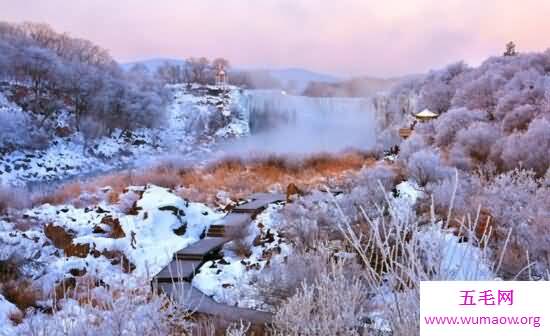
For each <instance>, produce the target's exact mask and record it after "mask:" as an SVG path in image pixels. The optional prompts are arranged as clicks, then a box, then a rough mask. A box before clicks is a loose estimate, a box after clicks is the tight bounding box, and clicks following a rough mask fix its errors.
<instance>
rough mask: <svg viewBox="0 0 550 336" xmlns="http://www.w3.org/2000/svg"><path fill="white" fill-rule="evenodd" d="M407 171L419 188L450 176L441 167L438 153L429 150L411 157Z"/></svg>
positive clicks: (446, 168) (443, 167)
mask: <svg viewBox="0 0 550 336" xmlns="http://www.w3.org/2000/svg"><path fill="white" fill-rule="evenodd" d="M407 171H408V173H409V176H411V177H412V178H413V179H414V180H415V181H416V182H417V183H418V185H420V186H425V185H426V184H428V183H429V182H437V181H439V180H442V179H444V178H446V177H448V176H450V174H451V170H450V169H449V168H448V167H445V166H443V165H442V163H441V158H440V155H439V153H437V152H435V151H433V150H430V149H423V150H420V151H418V152H416V153H414V154H413V155H411V157H410V158H409V160H408V162H407Z"/></svg>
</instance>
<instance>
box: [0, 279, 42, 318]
mask: <svg viewBox="0 0 550 336" xmlns="http://www.w3.org/2000/svg"><path fill="white" fill-rule="evenodd" d="M0 291H1V293H2V295H3V296H4V297H5V298H6V300H8V301H10V302H11V303H13V304H14V305H16V306H17V308H19V309H20V310H21V311H25V310H26V309H27V308H30V307H36V302H37V301H38V300H40V299H41V298H42V292H41V291H40V290H39V289H38V288H36V287H34V286H33V284H32V282H31V281H29V280H10V281H7V282H5V283H2V285H1V287H0Z"/></svg>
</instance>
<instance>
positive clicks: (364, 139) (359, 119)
mask: <svg viewBox="0 0 550 336" xmlns="http://www.w3.org/2000/svg"><path fill="white" fill-rule="evenodd" d="M246 108H247V110H248V112H249V120H250V128H251V135H250V136H249V137H245V138H240V139H238V140H235V141H232V142H230V143H228V144H226V145H225V146H223V151H224V152H226V153H227V154H241V155H242V154H250V153H256V154H257V153H262V154H312V153H318V152H326V153H337V152H341V151H343V150H346V149H351V148H353V149H360V150H368V149H370V148H372V147H373V146H374V144H375V139H376V129H377V127H376V118H375V109H374V105H373V103H372V100H371V99H369V98H332V97H322V98H316V97H304V96H291V95H285V94H284V93H283V92H281V91H273V90H253V91H249V92H248V93H247V95H246Z"/></svg>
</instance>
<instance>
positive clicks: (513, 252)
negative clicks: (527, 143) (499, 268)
mask: <svg viewBox="0 0 550 336" xmlns="http://www.w3.org/2000/svg"><path fill="white" fill-rule="evenodd" d="M549 181H550V174H549V173H547V174H546V176H545V177H542V178H538V179H537V178H536V175H535V173H534V172H533V171H527V170H519V169H516V170H513V171H510V172H507V173H504V174H501V175H498V176H496V177H495V178H494V179H492V180H491V181H489V182H488V184H487V185H486V186H485V188H484V189H483V193H482V202H483V204H484V205H486V206H487V208H488V209H489V210H490V213H491V215H492V217H493V218H494V220H495V222H496V225H495V228H496V229H495V232H494V239H495V248H496V249H497V250H498V251H502V246H503V242H504V241H505V240H506V238H507V235H508V232H509V231H510V229H511V230H512V235H511V240H510V248H509V249H508V250H507V251H505V254H504V256H505V258H504V260H503V271H504V272H506V273H507V274H508V275H516V274H517V273H518V272H519V271H520V270H521V269H522V268H523V266H524V265H526V264H527V254H526V253H527V251H528V253H529V256H530V261H531V262H534V263H535V265H534V268H533V271H534V272H536V273H537V274H538V275H539V276H542V275H544V272H545V269H548V268H550V261H549V260H548V256H549V255H550V239H549V237H550V225H548V224H550V223H549V222H548V218H550V216H548V204H550V188H549V187H548V185H549V184H550V182H549ZM521 276H522V277H523V278H526V277H527V274H521Z"/></svg>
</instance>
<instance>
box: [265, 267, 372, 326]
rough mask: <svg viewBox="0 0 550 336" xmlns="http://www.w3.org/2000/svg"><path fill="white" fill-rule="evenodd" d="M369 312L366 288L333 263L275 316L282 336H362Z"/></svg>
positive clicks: (303, 283)
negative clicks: (327, 270)
mask: <svg viewBox="0 0 550 336" xmlns="http://www.w3.org/2000/svg"><path fill="white" fill-rule="evenodd" d="M367 310H368V292H367V286H366V284H365V283H364V282H363V280H362V279H361V278H360V277H359V276H357V275H355V276H354V275H349V274H347V272H346V271H345V270H344V268H343V267H342V265H340V264H338V263H331V264H330V267H329V272H328V273H324V274H321V275H320V276H319V277H318V278H317V279H316V280H315V281H314V282H313V283H308V282H306V281H304V282H302V284H301V285H300V286H299V287H298V289H297V293H296V294H295V295H293V296H292V297H291V298H289V299H288V300H287V301H286V302H285V303H284V304H283V305H282V306H281V307H279V309H278V310H277V313H276V314H275V316H274V318H273V325H274V330H275V333H279V334H281V335H319V336H329V335H330V336H332V335H361V334H363V328H364V327H363V325H364V320H365V319H366V316H367Z"/></svg>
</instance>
